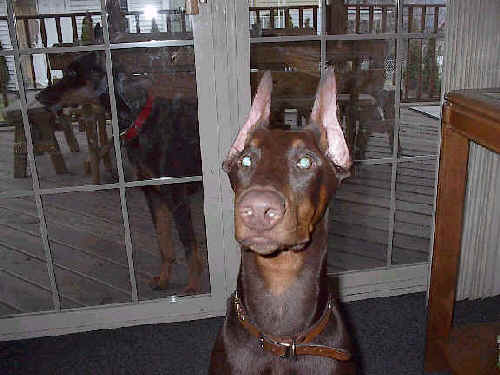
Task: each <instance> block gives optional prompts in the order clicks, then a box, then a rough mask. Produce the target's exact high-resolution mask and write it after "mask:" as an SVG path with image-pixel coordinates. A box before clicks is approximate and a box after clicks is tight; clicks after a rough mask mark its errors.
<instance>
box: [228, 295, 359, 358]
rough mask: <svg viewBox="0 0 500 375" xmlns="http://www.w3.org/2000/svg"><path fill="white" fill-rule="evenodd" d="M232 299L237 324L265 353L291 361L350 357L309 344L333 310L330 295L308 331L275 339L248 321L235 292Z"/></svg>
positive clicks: (344, 352) (327, 347) (323, 326)
mask: <svg viewBox="0 0 500 375" xmlns="http://www.w3.org/2000/svg"><path fill="white" fill-rule="evenodd" d="M232 299H233V305H234V308H235V310H236V314H237V316H238V320H239V322H240V323H241V325H242V326H243V327H244V328H245V329H246V330H247V331H248V333H250V334H251V335H252V336H254V337H256V338H257V339H258V342H259V345H260V347H261V348H262V349H263V350H265V351H268V352H271V353H273V354H274V355H277V356H280V357H281V358H293V359H295V358H296V356H298V355H313V356H320V357H328V358H332V359H336V360H338V361H348V360H350V359H351V357H352V355H351V353H350V352H349V351H348V350H345V349H341V348H332V347H330V346H326V345H317V344H311V341H312V340H313V339H314V338H315V337H317V336H318V335H319V334H320V333H321V332H323V330H324V329H325V327H326V326H327V325H328V322H329V320H330V317H331V315H332V308H333V298H332V296H331V295H330V296H329V298H328V303H327V306H326V308H325V311H324V312H323V314H322V315H321V318H320V319H319V320H318V321H317V322H316V323H315V324H314V325H313V326H312V327H310V328H309V329H308V330H306V331H304V332H302V333H300V334H299V335H297V336H294V337H292V336H285V337H277V336H272V335H269V334H267V333H263V332H262V331H261V330H260V329H259V328H257V326H255V324H253V323H252V322H250V320H249V319H248V316H247V314H246V312H245V309H244V307H243V305H242V303H241V300H240V298H239V295H238V291H237V290H236V291H235V292H234V293H233V295H232Z"/></svg>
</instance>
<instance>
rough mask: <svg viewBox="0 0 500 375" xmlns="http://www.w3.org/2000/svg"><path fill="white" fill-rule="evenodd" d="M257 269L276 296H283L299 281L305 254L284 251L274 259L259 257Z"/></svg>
mask: <svg viewBox="0 0 500 375" xmlns="http://www.w3.org/2000/svg"><path fill="white" fill-rule="evenodd" d="M256 262H257V267H258V269H259V272H260V274H261V275H262V278H263V279H264V282H265V284H266V286H267V288H268V289H269V290H270V292H271V294H272V295H274V296H279V295H281V294H283V292H285V291H286V290H287V289H288V288H289V287H290V286H291V285H292V284H293V282H294V281H295V280H296V279H297V276H298V274H299V272H300V270H301V269H302V265H303V264H304V252H302V251H301V252H293V251H283V252H281V253H279V254H278V255H276V256H273V257H262V256H258V257H257V260H256Z"/></svg>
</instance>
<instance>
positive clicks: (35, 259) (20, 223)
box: [0, 197, 53, 316]
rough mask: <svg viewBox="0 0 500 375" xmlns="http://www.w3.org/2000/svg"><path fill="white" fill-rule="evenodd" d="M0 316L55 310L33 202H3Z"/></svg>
mask: <svg viewBox="0 0 500 375" xmlns="http://www.w3.org/2000/svg"><path fill="white" fill-rule="evenodd" d="M0 233H2V235H1V236H0V316H4V315H11V314H20V313H28V312H36V311H44V310H51V309H52V308H53V305H52V291H51V285H50V281H49V276H48V273H47V265H46V261H45V252H44V250H43V248H42V243H41V240H40V224H39V221H38V213H37V211H36V207H35V203H34V201H33V198H31V197H26V198H16V199H0Z"/></svg>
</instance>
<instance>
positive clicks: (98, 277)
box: [43, 190, 131, 308]
mask: <svg viewBox="0 0 500 375" xmlns="http://www.w3.org/2000/svg"><path fill="white" fill-rule="evenodd" d="M43 207H44V213H45V217H46V222H47V229H48V233H49V242H50V247H51V249H52V256H53V259H54V271H55V274H56V281H57V287H58V289H59V292H60V294H61V305H62V307H63V308H74V307H83V306H95V305H104V304H109V303H118V302H130V301H131V288H130V278H129V268H128V260H127V255H126V251H125V236H124V231H123V221H122V216H121V208H120V207H121V206H120V195H119V192H118V190H103V191H97V192H75V193H64V194H51V195H44V196H43Z"/></svg>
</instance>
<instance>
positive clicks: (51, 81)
mask: <svg viewBox="0 0 500 375" xmlns="http://www.w3.org/2000/svg"><path fill="white" fill-rule="evenodd" d="M0 12H1V14H0V39H1V42H2V47H3V49H2V50H1V51H0V58H1V59H0V69H1V73H2V76H1V83H2V103H1V105H2V111H1V112H2V118H1V119H0V120H1V123H0V140H1V143H0V145H1V149H0V162H1V163H2V165H3V168H2V169H1V170H2V173H1V178H0V211H1V213H0V217H1V219H0V231H1V236H0V260H1V261H0V339H9V338H20V337H30V336H37V335H51V334H60V333H68V332H75V331H79V330H89V329H96V328H109V327H119V326H126V325H132V324H140V323H151V322H158V321H175V320H186V319H194V318H201V317H208V316H214V315H222V314H224V312H225V296H226V282H225V266H224V251H225V250H224V234H223V230H222V208H221V207H222V203H221V198H220V190H221V187H220V181H221V180H220V177H219V172H218V170H219V169H220V168H219V166H220V165H221V161H220V156H219V152H218V148H219V140H218V138H217V137H214V134H215V135H217V134H218V131H217V129H218V123H217V114H216V113H215V112H214V111H213V108H215V106H216V98H215V96H214V95H213V94H212V93H213V91H214V87H215V84H214V82H215V78H214V77H215V70H214V63H213V61H214V58H215V53H216V50H215V49H213V48H212V46H213V44H214V42H213V38H212V35H213V34H212V32H211V28H210V27H209V25H210V24H211V23H212V17H213V14H212V7H211V6H207V5H203V4H200V14H196V15H191V14H187V13H186V7H185V1H184V0H182V1H177V0H164V1H162V0H135V1H131V0H128V1H127V0H125V1H122V0H107V1H104V0H103V1H101V0H93V1H82V0H69V1H64V2H62V1H56V0H54V1H52V0H28V1H22V2H11V1H5V0H3V1H0ZM210 62H211V63H210Z"/></svg>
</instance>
